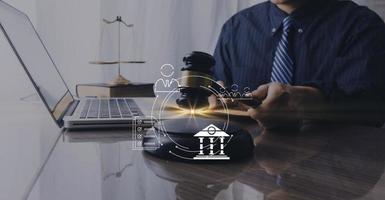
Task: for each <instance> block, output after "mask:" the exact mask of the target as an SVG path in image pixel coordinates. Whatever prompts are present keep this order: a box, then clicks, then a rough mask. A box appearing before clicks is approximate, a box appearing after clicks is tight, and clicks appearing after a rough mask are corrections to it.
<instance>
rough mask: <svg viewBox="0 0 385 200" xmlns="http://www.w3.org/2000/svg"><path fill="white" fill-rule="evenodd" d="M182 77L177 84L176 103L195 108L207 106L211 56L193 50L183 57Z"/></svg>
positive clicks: (212, 63) (212, 62)
mask: <svg viewBox="0 0 385 200" xmlns="http://www.w3.org/2000/svg"><path fill="white" fill-rule="evenodd" d="M183 62H184V63H185V65H186V66H185V67H184V68H182V74H181V75H182V78H181V82H180V86H179V91H180V97H179V98H178V99H177V100H176V103H177V104H178V106H179V107H181V108H186V109H197V108H202V107H206V106H208V97H209V96H210V94H211V93H210V90H209V88H210V87H211V85H212V84H213V81H212V70H211V68H212V67H213V66H214V65H215V59H214V58H213V56H211V55H210V54H207V53H203V52H198V51H194V52H192V53H190V54H188V55H186V56H185V57H184V58H183Z"/></svg>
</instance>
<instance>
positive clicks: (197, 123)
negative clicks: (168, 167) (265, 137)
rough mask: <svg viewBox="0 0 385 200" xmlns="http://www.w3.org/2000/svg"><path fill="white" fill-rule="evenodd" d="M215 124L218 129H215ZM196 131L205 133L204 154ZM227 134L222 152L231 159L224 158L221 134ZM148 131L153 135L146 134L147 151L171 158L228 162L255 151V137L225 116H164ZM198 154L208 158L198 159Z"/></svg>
mask: <svg viewBox="0 0 385 200" xmlns="http://www.w3.org/2000/svg"><path fill="white" fill-rule="evenodd" d="M214 127H215V128H218V129H217V130H215V131H214ZM205 128H206V130H205ZM197 133H200V134H201V135H200V136H202V133H203V134H206V135H205V137H204V140H203V144H202V145H203V147H204V150H203V153H204V155H202V154H200V153H202V152H200V150H201V149H200V148H201V140H200V139H199V137H198V136H197V135H196V134H197ZM207 134H208V135H207ZM226 134H227V135H228V136H226V137H223V138H224V143H223V145H224V148H223V153H224V156H225V157H228V159H221V155H220V152H221V144H220V140H221V139H220V138H221V137H222V136H224V135H226ZM146 135H147V136H151V135H152V136H153V137H144V138H143V144H142V145H143V147H144V149H145V151H146V152H147V153H149V154H151V155H154V156H157V157H160V158H164V159H168V160H176V161H184V162H204V163H207V162H218V161H219V162H228V161H236V160H243V159H247V158H249V157H251V155H253V150H254V143H253V139H252V137H251V135H250V134H249V133H248V132H247V131H246V130H244V129H243V128H242V127H240V126H239V125H236V124H234V123H231V122H227V121H226V120H222V119H212V118H204V117H194V118H180V119H171V120H164V121H160V122H158V123H156V124H155V125H154V128H153V129H151V130H149V132H148V133H147V134H146ZM218 135H219V136H218ZM202 137H203V136H202ZM210 137H211V138H214V141H215V142H213V144H215V145H214V146H213V151H212V152H213V153H214V156H212V155H213V154H210V143H211V142H210V139H209V138H210ZM154 144H155V145H156V146H157V147H156V148H153V147H154ZM198 155H199V156H198ZM217 155H218V156H217ZM222 155H223V154H222ZM211 156H212V157H211ZM197 157H200V158H202V157H203V158H204V157H206V158H207V159H197ZM211 158H213V159H211ZM216 158H219V159H216Z"/></svg>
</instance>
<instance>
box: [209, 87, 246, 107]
mask: <svg viewBox="0 0 385 200" xmlns="http://www.w3.org/2000/svg"><path fill="white" fill-rule="evenodd" d="M217 84H218V85H220V86H222V87H225V83H224V82H223V81H217ZM218 98H220V97H218V96H216V95H214V94H213V95H211V96H209V98H208V101H209V109H217V108H223V105H222V103H225V104H226V106H227V107H238V106H239V104H238V103H237V102H232V101H231V100H230V99H222V103H220V102H219V101H218Z"/></svg>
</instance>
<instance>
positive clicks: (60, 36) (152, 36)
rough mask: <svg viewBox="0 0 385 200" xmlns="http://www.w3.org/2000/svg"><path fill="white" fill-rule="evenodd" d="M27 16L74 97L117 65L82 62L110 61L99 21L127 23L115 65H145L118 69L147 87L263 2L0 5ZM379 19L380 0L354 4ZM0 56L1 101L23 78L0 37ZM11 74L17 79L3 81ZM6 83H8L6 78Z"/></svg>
mask: <svg viewBox="0 0 385 200" xmlns="http://www.w3.org/2000/svg"><path fill="white" fill-rule="evenodd" d="M5 1H6V2H7V3H9V4H11V5H13V6H15V7H16V8H18V9H20V10H22V11H24V12H26V13H27V14H28V15H29V16H30V18H31V20H32V22H33V23H34V25H35V26H36V28H37V30H38V32H39V33H40V35H41V37H42V39H43V41H44V42H45V44H46V46H47V48H48V50H49V51H50V53H51V55H52V57H53V59H54V61H55V62H56V64H57V66H58V68H59V70H60V72H61V73H62V75H63V77H64V79H65V80H66V81H67V83H69V86H70V88H71V90H72V91H74V89H75V86H76V84H78V83H90V82H91V83H92V82H103V81H108V80H111V79H112V78H113V77H114V76H115V75H116V73H117V68H116V67H108V66H104V67H101V66H95V65H91V64H89V61H92V60H100V59H110V60H111V59H116V57H117V45H118V41H117V34H118V33H117V30H118V29H117V28H115V27H113V26H112V27H109V28H106V27H105V26H104V23H102V20H103V19H109V20H113V19H115V18H116V16H118V15H120V16H122V18H123V20H125V21H126V22H127V23H130V24H134V25H135V27H134V32H132V31H127V30H124V29H123V30H122V32H121V35H122V36H121V37H122V42H121V45H122V47H121V50H122V53H121V54H122V59H140V60H145V61H147V63H146V64H144V65H143V64H142V65H135V64H134V65H123V67H122V73H123V75H124V76H125V77H126V78H128V79H129V80H132V81H140V82H154V81H155V80H157V79H158V78H159V67H160V66H161V65H162V64H165V63H170V64H173V65H175V66H176V67H177V68H178V67H180V66H181V65H182V61H181V58H182V57H183V55H184V54H186V53H188V52H190V51H192V50H200V51H205V52H209V53H212V52H213V49H214V48H215V44H216V42H217V38H218V35H219V33H220V30H221V27H222V25H223V23H224V22H225V21H226V20H227V19H228V18H229V17H231V16H232V15H233V14H235V13H236V12H238V11H240V10H242V9H245V8H247V7H249V6H252V5H254V4H256V3H260V2H263V1H262V0H161V1H153V0H82V1H78V0H66V1H60V0H5ZM356 2H357V3H359V4H363V5H367V6H369V7H370V8H372V9H373V10H375V11H376V12H377V13H378V14H379V15H380V16H382V17H385V1H382V0H356ZM0 52H1V55H2V61H3V62H2V66H3V67H2V69H3V71H2V72H1V73H0V74H1V75H0V76H1V77H0V78H1V79H2V80H3V81H5V83H6V84H0V87H3V88H2V91H4V92H5V93H4V92H2V94H3V95H2V97H1V98H7V97H15V96H18V97H19V96H20V95H21V96H22V95H23V94H25V93H26V91H30V88H29V87H30V86H25V88H24V89H25V90H23V87H20V88H22V89H21V90H19V88H18V90H17V91H16V90H9V87H8V86H9V85H15V84H18V83H25V84H23V85H28V82H25V79H26V76H25V75H24V73H22V71H21V67H20V65H19V63H18V62H17V59H16V57H15V56H14V54H13V52H12V51H11V49H10V48H9V46H8V44H7V41H5V40H4V36H3V35H1V36H0ZM10 73H17V75H18V76H15V75H12V76H8V74H10ZM9 77H13V78H12V79H11V78H9Z"/></svg>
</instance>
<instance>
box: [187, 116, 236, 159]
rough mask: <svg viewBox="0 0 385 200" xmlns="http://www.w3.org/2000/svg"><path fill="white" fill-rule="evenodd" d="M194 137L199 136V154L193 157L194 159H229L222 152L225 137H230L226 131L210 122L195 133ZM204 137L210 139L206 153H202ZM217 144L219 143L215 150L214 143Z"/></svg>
mask: <svg viewBox="0 0 385 200" xmlns="http://www.w3.org/2000/svg"><path fill="white" fill-rule="evenodd" d="M194 137H196V138H199V154H198V155H197V156H195V157H194V160H230V158H229V157H228V156H227V155H225V152H224V148H225V144H224V142H225V138H226V137H230V136H229V135H228V134H227V133H226V132H224V131H222V130H221V129H219V128H218V127H216V126H215V125H213V124H211V125H209V126H207V127H206V128H204V129H203V130H202V131H199V132H198V133H197V134H195V135H194ZM205 139H208V140H209V141H210V144H209V154H208V155H206V154H205V153H204V148H205V146H204V141H205ZM218 140H219V142H218ZM217 144H219V150H218V151H216V152H215V151H214V145H217Z"/></svg>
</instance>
